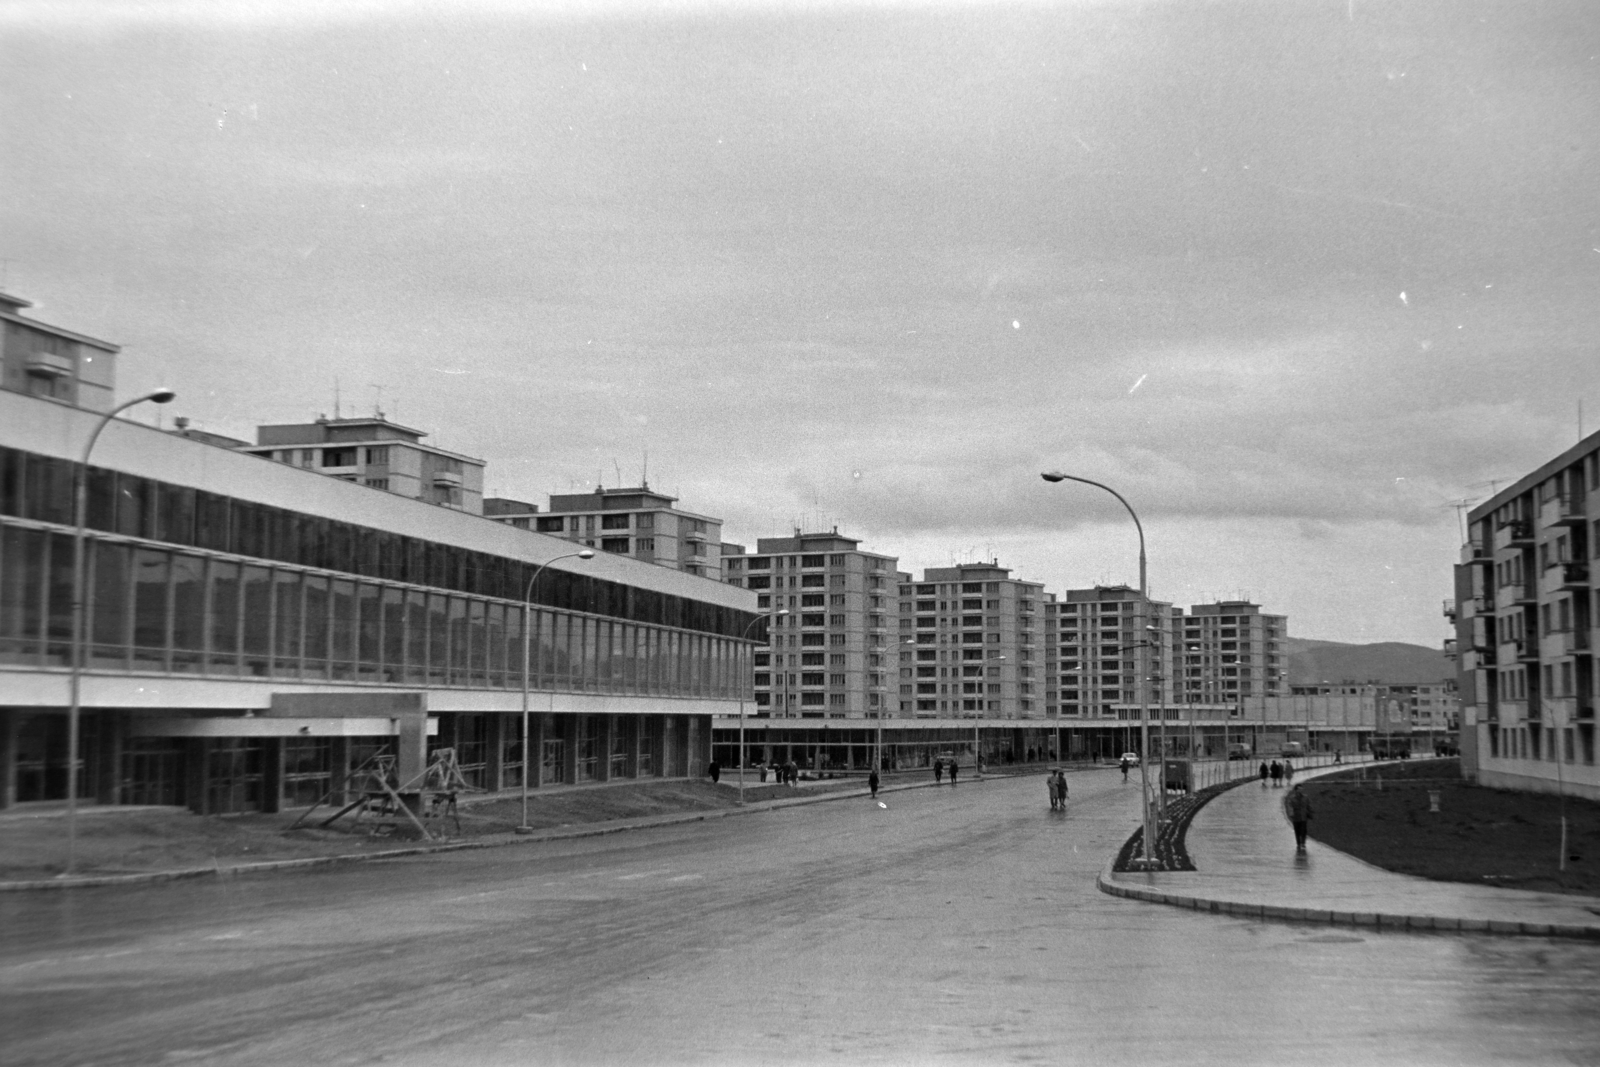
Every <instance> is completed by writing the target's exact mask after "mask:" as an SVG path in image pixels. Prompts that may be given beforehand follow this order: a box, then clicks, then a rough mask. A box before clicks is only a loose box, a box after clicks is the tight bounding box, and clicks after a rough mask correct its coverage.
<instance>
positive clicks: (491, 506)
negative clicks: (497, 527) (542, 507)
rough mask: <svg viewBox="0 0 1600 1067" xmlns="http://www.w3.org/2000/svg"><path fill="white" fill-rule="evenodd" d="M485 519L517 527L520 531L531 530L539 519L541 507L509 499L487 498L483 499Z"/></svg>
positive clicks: (500, 497)
mask: <svg viewBox="0 0 1600 1067" xmlns="http://www.w3.org/2000/svg"><path fill="white" fill-rule="evenodd" d="M483 517H484V518H486V519H493V520H494V521H495V522H503V523H505V524H506V525H507V526H515V527H516V528H517V529H519V530H531V529H533V528H534V523H535V522H537V521H538V518H539V505H538V504H530V503H528V502H527V501H526V500H512V499H511V498H509V497H503V496H486V497H484V498H483Z"/></svg>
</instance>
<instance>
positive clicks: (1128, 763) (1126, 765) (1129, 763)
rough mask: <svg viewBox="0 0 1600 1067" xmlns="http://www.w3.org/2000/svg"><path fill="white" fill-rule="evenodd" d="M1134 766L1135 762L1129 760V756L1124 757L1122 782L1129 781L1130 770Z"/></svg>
mask: <svg viewBox="0 0 1600 1067" xmlns="http://www.w3.org/2000/svg"><path fill="white" fill-rule="evenodd" d="M1132 766H1133V761H1132V760H1130V759H1128V757H1127V756H1123V757H1122V780H1123V781H1124V782H1126V781H1127V780H1128V768H1129V767H1132Z"/></svg>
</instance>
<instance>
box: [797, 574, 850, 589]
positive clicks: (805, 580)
mask: <svg viewBox="0 0 1600 1067" xmlns="http://www.w3.org/2000/svg"><path fill="white" fill-rule="evenodd" d="M839 579H840V584H841V585H842V584H844V575H842V574H841V575H839ZM789 580H790V581H791V582H792V581H794V579H793V578H791V579H789ZM826 582H827V577H826V575H821V574H803V575H801V576H800V587H801V588H802V589H821V588H822V587H823V585H824V584H826Z"/></svg>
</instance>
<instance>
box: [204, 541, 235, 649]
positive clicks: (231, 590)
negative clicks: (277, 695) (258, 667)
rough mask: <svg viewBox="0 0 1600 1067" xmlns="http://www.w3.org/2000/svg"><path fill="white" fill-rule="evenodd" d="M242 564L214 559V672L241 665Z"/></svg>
mask: <svg viewBox="0 0 1600 1067" xmlns="http://www.w3.org/2000/svg"><path fill="white" fill-rule="evenodd" d="M238 652H239V564H237V563H230V562H228V561H226V560H212V561H211V668H210V669H211V672H212V673H214V674H234V673H236V672H237V671H238V668H239V659H238Z"/></svg>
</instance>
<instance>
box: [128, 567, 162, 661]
mask: <svg viewBox="0 0 1600 1067" xmlns="http://www.w3.org/2000/svg"><path fill="white" fill-rule="evenodd" d="M169 560H170V556H169V554H168V553H166V552H161V551H157V550H156V549H152V548H138V549H135V550H134V553H133V658H134V660H135V663H134V666H135V667H143V668H145V669H147V670H148V669H150V668H151V667H152V666H154V667H161V668H165V666H166V662H167V579H168V576H169V573H170V562H169Z"/></svg>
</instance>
